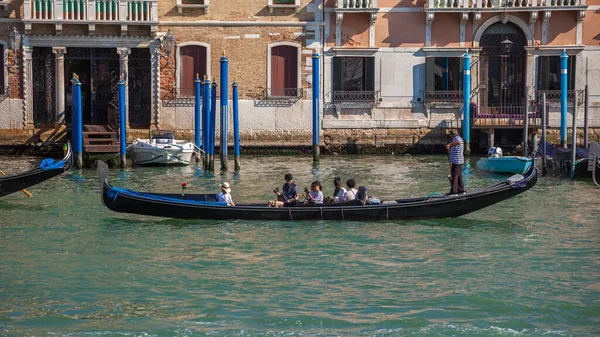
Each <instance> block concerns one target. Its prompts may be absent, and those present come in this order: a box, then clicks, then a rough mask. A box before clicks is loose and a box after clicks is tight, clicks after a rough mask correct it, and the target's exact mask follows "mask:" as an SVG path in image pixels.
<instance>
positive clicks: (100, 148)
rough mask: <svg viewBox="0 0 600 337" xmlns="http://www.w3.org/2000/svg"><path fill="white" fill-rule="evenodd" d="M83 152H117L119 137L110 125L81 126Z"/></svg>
mask: <svg viewBox="0 0 600 337" xmlns="http://www.w3.org/2000/svg"><path fill="white" fill-rule="evenodd" d="M83 152H84V153H118V152H119V138H118V137H117V132H116V131H115V129H113V128H112V127H111V126H110V125H84V126H83Z"/></svg>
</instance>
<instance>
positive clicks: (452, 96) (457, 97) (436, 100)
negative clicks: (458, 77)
mask: <svg viewBox="0 0 600 337" xmlns="http://www.w3.org/2000/svg"><path fill="white" fill-rule="evenodd" d="M424 103H425V104H426V105H428V106H430V107H434V108H456V107H461V106H462V105H463V91H462V90H433V91H425V100H424Z"/></svg>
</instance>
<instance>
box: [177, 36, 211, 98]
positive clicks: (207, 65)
mask: <svg viewBox="0 0 600 337" xmlns="http://www.w3.org/2000/svg"><path fill="white" fill-rule="evenodd" d="M189 46H197V47H204V48H205V50H206V55H205V56H206V59H205V68H206V73H207V74H206V75H207V76H208V79H209V80H210V79H211V72H210V60H211V58H210V44H208V43H204V42H198V41H188V42H182V43H178V44H177V48H176V52H175V53H176V54H175V74H176V75H175V83H176V86H175V87H176V88H177V93H176V94H177V96H176V97H177V98H180V97H189V96H181V93H180V92H179V89H180V88H181V82H180V81H181V79H182V77H183V76H182V71H183V67H182V64H181V48H182V47H189ZM200 76H203V74H200ZM201 80H203V78H201Z"/></svg>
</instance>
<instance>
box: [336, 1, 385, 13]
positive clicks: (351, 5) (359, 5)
mask: <svg viewBox="0 0 600 337" xmlns="http://www.w3.org/2000/svg"><path fill="white" fill-rule="evenodd" d="M335 7H336V8H337V9H345V10H358V11H360V10H364V9H375V8H377V0H336V5H335Z"/></svg>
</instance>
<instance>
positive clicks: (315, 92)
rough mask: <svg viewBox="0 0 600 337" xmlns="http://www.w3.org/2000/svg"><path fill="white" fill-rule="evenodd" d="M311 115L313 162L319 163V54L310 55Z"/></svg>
mask: <svg viewBox="0 0 600 337" xmlns="http://www.w3.org/2000/svg"><path fill="white" fill-rule="evenodd" d="M312 70H313V73H312V100H313V101H312V108H313V109H312V110H313V111H312V113H313V116H312V117H313V118H312V119H313V162H317V161H319V157H320V156H321V149H320V145H319V144H320V143H321V140H320V131H321V126H320V125H319V124H320V122H321V113H320V111H319V110H320V108H319V54H317V53H314V54H313V55H312Z"/></svg>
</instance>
